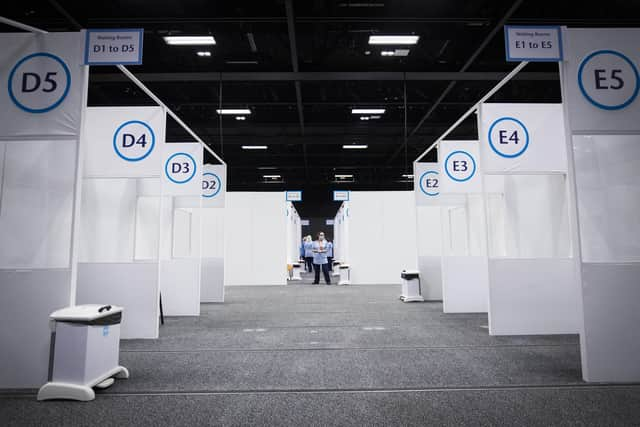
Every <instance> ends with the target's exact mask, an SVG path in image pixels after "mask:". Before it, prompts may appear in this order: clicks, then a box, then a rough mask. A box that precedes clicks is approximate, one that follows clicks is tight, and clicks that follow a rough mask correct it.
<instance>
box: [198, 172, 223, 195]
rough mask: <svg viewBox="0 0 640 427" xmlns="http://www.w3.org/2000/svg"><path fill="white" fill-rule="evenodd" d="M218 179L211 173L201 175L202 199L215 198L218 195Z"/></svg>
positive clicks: (220, 185)
mask: <svg viewBox="0 0 640 427" xmlns="http://www.w3.org/2000/svg"><path fill="white" fill-rule="evenodd" d="M221 187H222V184H221V183H220V178H219V177H218V175H216V174H215V173H213V172H205V173H203V174H202V197H206V198H208V199H210V198H212V197H215V196H217V195H218V193H220V188H221Z"/></svg>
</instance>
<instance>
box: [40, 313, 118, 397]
mask: <svg viewBox="0 0 640 427" xmlns="http://www.w3.org/2000/svg"><path fill="white" fill-rule="evenodd" d="M50 319H51V321H52V333H51V355H50V363H49V382H47V383H46V384H45V385H43V386H42V387H40V391H39V392H38V400H49V399H71V400H82V401H88V400H93V399H95V397H96V395H95V392H94V391H93V387H98V388H107V387H109V386H110V385H112V384H113V382H114V380H113V377H115V378H129V371H128V370H127V368H125V367H123V366H120V365H119V360H118V359H119V352H120V321H121V320H122V307H116V306H111V305H104V306H100V305H97V304H87V305H78V306H74V307H67V308H63V309H61V310H58V311H54V312H53V313H51V316H50Z"/></svg>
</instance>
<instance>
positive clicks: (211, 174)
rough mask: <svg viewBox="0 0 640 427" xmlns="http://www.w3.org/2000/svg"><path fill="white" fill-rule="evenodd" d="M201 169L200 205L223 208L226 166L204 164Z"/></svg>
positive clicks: (225, 191) (225, 189)
mask: <svg viewBox="0 0 640 427" xmlns="http://www.w3.org/2000/svg"><path fill="white" fill-rule="evenodd" d="M202 170H203V173H202V207H203V208H223V207H224V201H225V196H226V193H227V167H226V166H224V165H211V164H206V165H204V166H203V168H202Z"/></svg>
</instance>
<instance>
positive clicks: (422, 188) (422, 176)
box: [418, 171, 440, 197]
mask: <svg viewBox="0 0 640 427" xmlns="http://www.w3.org/2000/svg"><path fill="white" fill-rule="evenodd" d="M431 174H435V175H438V176H440V173H439V172H437V171H426V172H424V173H423V174H422V175H420V179H419V180H418V185H419V186H420V190H421V191H422V192H423V193H424V194H426V195H427V196H430V197H434V196H439V195H440V191H438V192H437V193H429V192H428V191H427V190H425V189H424V187H423V186H422V178H424V176H425V175H431Z"/></svg>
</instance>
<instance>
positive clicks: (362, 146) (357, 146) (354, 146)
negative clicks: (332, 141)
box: [342, 144, 369, 150]
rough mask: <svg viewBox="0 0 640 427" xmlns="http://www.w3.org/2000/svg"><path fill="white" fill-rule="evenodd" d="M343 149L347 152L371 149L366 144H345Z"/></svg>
mask: <svg viewBox="0 0 640 427" xmlns="http://www.w3.org/2000/svg"><path fill="white" fill-rule="evenodd" d="M342 148H343V149H345V150H366V149H367V148H369V146H368V145H366V144H351V145H346V144H345V145H343V146H342Z"/></svg>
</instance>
